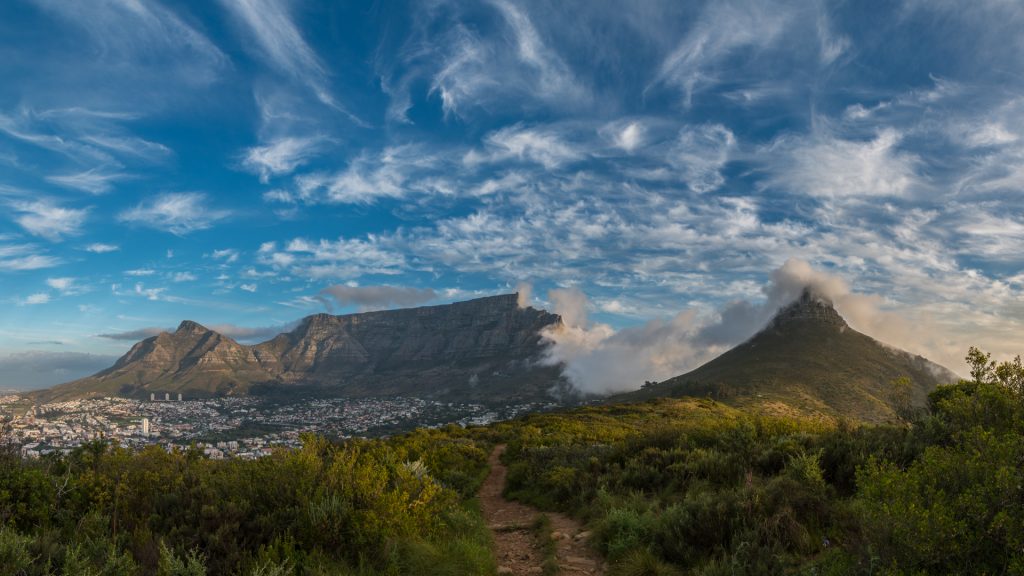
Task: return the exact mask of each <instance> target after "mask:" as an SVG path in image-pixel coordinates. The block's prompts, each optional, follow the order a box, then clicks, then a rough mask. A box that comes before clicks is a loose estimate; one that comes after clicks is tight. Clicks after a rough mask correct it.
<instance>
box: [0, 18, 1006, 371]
mask: <svg viewBox="0 0 1024 576" xmlns="http://www.w3.org/2000/svg"><path fill="white" fill-rule="evenodd" d="M1022 29H1024V5H1022V4H1020V3H1019V2H1014V1H1006V0H979V1H978V2H972V3H969V4H967V3H962V2H955V1H952V0H948V1H946V0H928V1H924V0H906V1H902V2H900V1H891V2H868V3H864V2H826V1H824V0H822V1H810V0H808V1H791V2H771V1H750V0H734V1H720V2H709V3H706V4H704V3H700V2H674V1H666V2H659V1H656V0H646V1H643V2H634V3H623V2H600V1H587V2H558V3H550V2H507V1H504V0H495V1H481V2H475V1H474V2H449V1H443V0H430V1H426V2H415V3H410V4H403V3H401V2H381V3H370V2H365V3H358V2H312V1H305V2H303V1H294V2H287V1H270V0H221V1H217V2H212V1H211V2H174V3H171V2H158V1H152V0H150V1H144V0H105V1H101V0H96V1H87V2H65V1H62V0H34V1H20V0H14V1H11V2H3V3H2V4H0V78H2V82H0V206H2V210H0V310H2V312H0V387H8V386H15V387H24V386H39V385H43V384H52V383H55V382H58V381H61V380H66V379H69V378H71V377H74V376H79V375H82V374H85V373H88V372H90V371H93V370H95V369H99V368H101V367H103V366H105V365H106V364H108V363H109V361H110V359H111V358H112V357H115V356H117V355H119V354H121V353H123V352H124V351H125V350H127V348H128V347H129V346H130V344H131V343H132V342H133V341H134V340H135V339H138V338H140V337H143V336H145V335H147V334H152V333H153V331H154V330H158V329H164V328H172V327H174V326H176V325H177V323H178V322H179V321H180V320H182V319H184V318H189V319H194V320H197V321H199V322H202V323H204V324H206V325H209V326H218V327H219V328H221V329H222V330H223V331H224V332H225V333H227V334H230V335H233V336H236V337H238V338H239V339H241V340H242V341H257V340H260V339H263V338H265V337H268V336H269V335H271V334H273V333H275V332H276V331H278V330H280V329H282V327H287V326H288V325H289V324H290V323H292V322H294V321H295V320H297V319H298V318H301V317H302V316H305V315H308V314H311V313H314V312H320V311H324V310H327V309H329V310H331V311H334V312H336V313H340V312H350V311H356V310H360V309H368V308H380V307H396V306H407V305H419V304H428V303H442V302H449V301H453V300H460V299H465V298H470V297H475V296H478V295H487V294H494V293H499V292H507V291H510V290H513V289H515V287H516V286H517V285H519V284H520V283H529V284H530V285H532V286H533V298H534V300H533V303H534V305H537V306H554V305H555V304H556V302H555V301H556V300H558V298H555V297H553V296H550V295H549V294H555V295H557V294H558V293H550V292H549V291H550V290H553V289H573V290H578V291H579V292H580V293H581V294H585V295H586V301H585V303H584V304H583V307H584V308H585V309H586V310H587V311H588V312H589V319H588V320H581V327H582V328H583V329H585V330H593V329H594V328H595V327H599V328H601V330H604V331H605V332H603V333H602V334H604V336H601V338H607V337H610V336H608V335H609V334H612V333H614V332H616V331H620V330H623V329H626V330H627V333H628V330H641V329H644V328H645V327H651V326H654V325H662V324H665V323H667V324H665V325H675V324H674V323H675V322H677V321H678V319H679V318H680V314H683V313H685V314H688V315H689V316H687V318H691V320H689V321H688V322H690V323H691V324H688V326H689V327H688V328H687V330H688V331H686V334H675V335H674V336H672V337H673V338H675V340H676V341H677V343H678V342H683V341H685V342H686V343H687V344H688V345H691V344H693V342H692V338H691V337H692V335H693V334H695V333H696V332H695V331H699V330H698V328H699V327H700V326H704V325H710V324H715V323H720V322H722V318H723V314H724V313H725V312H726V311H727V310H735V309H736V308H735V305H736V303H737V302H742V303H746V304H748V305H750V306H755V307H756V306H763V305H764V304H765V303H766V302H769V301H771V300H772V297H771V287H772V286H773V284H772V282H773V278H774V276H772V275H773V271H775V272H776V273H778V272H779V271H780V270H784V269H785V263H786V262H787V261H790V262H791V264H792V262H794V261H791V260H790V259H798V262H800V263H806V264H807V266H808V267H809V268H808V269H809V270H811V271H813V273H814V274H818V275H821V276H822V277H823V278H828V279H835V280H838V281H841V282H844V283H845V285H846V286H847V288H846V290H847V291H848V292H850V293H851V294H856V295H861V296H863V297H864V298H866V299H868V300H870V302H871V303H872V306H873V308H872V310H873V314H875V313H877V314H875V315H874V316H870V317H869V316H864V319H862V320H861V323H860V325H858V324H857V323H856V322H855V323H854V325H855V327H858V328H859V329H863V330H865V331H867V332H868V333H873V335H876V336H877V337H879V338H882V339H885V340H886V341H890V342H892V343H894V344H897V345H901V346H905V347H908V348H910V349H913V350H914V351H918V352H921V353H926V354H928V355H929V356H930V357H934V358H936V359H938V360H940V361H944V362H946V363H950V364H951V363H953V362H956V358H959V357H962V354H963V351H964V350H965V348H966V346H967V345H970V344H978V345H982V346H985V347H987V348H989V349H992V350H995V351H996V352H997V353H999V354H1004V355H1005V354H1011V353H1018V352H1020V351H1021V349H1024V336H1022V334H1024V330H1022V329H1024V305H1022V300H1021V295H1022V288H1024V274H1022V270H1021V265H1022V263H1024V251H1022V249H1021V248H1022V246H1024V214H1022V209H1021V205H1022V202H1021V198H1022V191H1024V96H1022V94H1024V91H1022V89H1024V35H1022V34H1021V33H1020V30H1022ZM805 272H806V271H805ZM806 273H808V274H809V273H811V272H806ZM868 300H865V302H866V301H868ZM850 313H851V314H853V315H855V316H856V311H855V310H852V309H851V311H850ZM883 317H884V318H887V319H888V320H886V321H885V322H883V321H881V320H879V321H877V322H875V321H873V320H871V319H872V318H875V319H876V320H877V318H883ZM895 318H898V319H899V322H897V321H896V320H895ZM652 322H653V323H654V324H652ZM659 323H661V324H659ZM897 323H898V324H899V327H898V328H894V327H893V326H895V325H896V324H897ZM740 337H741V336H740V335H737V336H735V337H734V339H736V338H740ZM718 344H720V345H726V344H728V342H720V343H718ZM713 351H714V350H711V349H708V350H705V353H706V354H708V353H711V352H713ZM684 367H686V365H685V363H680V362H677V363H674V364H672V365H671V366H669V367H666V368H665V370H667V371H670V370H674V369H681V368H684ZM951 367H955V368H958V367H959V366H951Z"/></svg>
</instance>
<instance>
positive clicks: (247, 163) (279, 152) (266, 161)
mask: <svg viewBox="0 0 1024 576" xmlns="http://www.w3.org/2000/svg"><path fill="white" fill-rule="evenodd" d="M323 143H324V139H323V138H320V137H310V138H296V137H286V138H280V139H277V140H275V141H273V142H271V143H270V144H266V145H264V146H255V147H253V148H249V149H247V150H246V151H245V154H244V155H245V157H244V158H243V160H242V165H243V166H244V167H245V168H246V169H248V170H250V171H252V172H255V173H257V174H259V175H260V181H261V182H263V183H267V182H269V181H270V177H271V176H280V175H282V174H290V173H292V172H294V171H295V169H296V168H298V167H299V166H302V165H303V164H305V163H306V162H307V161H308V160H309V158H310V157H311V156H313V155H315V154H316V153H318V152H319V150H320V148H321V147H322V145H323Z"/></svg>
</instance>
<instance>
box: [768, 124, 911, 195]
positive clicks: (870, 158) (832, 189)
mask: <svg viewBox="0 0 1024 576" xmlns="http://www.w3.org/2000/svg"><path fill="white" fill-rule="evenodd" d="M901 138H902V134H901V133H900V132H899V131H898V130H895V129H892V128H888V129H884V130H881V131H880V132H878V133H877V134H876V135H875V136H874V138H872V139H869V140H849V139H844V138H842V137H839V136H836V135H834V134H831V133H829V132H828V131H827V130H822V131H820V132H819V133H818V134H816V135H814V136H811V137H808V138H802V137H784V138H782V139H779V140H776V141H775V142H774V143H773V144H772V145H771V146H770V147H769V148H767V149H765V150H763V151H762V157H763V158H765V159H766V160H767V166H766V169H767V170H768V171H769V173H770V174H769V177H768V178H767V180H766V182H767V183H769V184H770V185H771V186H774V187H776V188H778V189H780V190H782V191H784V192H791V193H798V194H805V195H808V196H813V197H818V198H823V199H837V198H844V197H854V198H865V197H886V196H890V197H901V196H907V195H909V194H911V193H912V192H913V191H914V190H915V188H916V187H920V186H923V182H922V179H921V178H920V177H919V176H918V174H917V167H918V164H919V162H920V160H919V158H918V157H917V156H915V155H914V154H912V153H910V152H905V151H902V150H900V148H899V144H900V140H901Z"/></svg>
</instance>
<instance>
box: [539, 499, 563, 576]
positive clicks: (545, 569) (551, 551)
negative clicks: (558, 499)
mask: <svg viewBox="0 0 1024 576" xmlns="http://www.w3.org/2000/svg"><path fill="white" fill-rule="evenodd" d="M533 534H534V536H536V538H537V544H538V545H539V546H540V551H541V554H543V555H544V561H543V563H542V564H541V570H542V572H541V574H542V576H557V575H558V574H559V573H560V572H561V567H559V565H558V542H556V541H555V538H554V535H553V534H552V528H551V518H549V517H548V515H547V514H540V515H539V516H537V519H536V520H535V521H534V523H533Z"/></svg>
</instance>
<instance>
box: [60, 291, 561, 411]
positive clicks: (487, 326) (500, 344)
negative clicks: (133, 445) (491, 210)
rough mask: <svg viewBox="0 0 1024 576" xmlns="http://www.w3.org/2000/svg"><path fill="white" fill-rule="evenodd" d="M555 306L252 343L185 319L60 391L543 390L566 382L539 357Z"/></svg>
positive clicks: (407, 317) (306, 323) (354, 325)
mask: <svg viewBox="0 0 1024 576" xmlns="http://www.w3.org/2000/svg"><path fill="white" fill-rule="evenodd" d="M559 322H561V319H560V318H559V317H558V316H557V315H555V314H550V313H548V312H545V311H543V310H536V309H534V308H520V307H519V306H518V297H517V295H516V294H507V295H502V296H493V297H488V298H480V299H477V300H470V301H467V302H458V303H454V304H447V305H442V306H427V307H422V308H412V309H403V310H387V311H380V312H366V313H360V314H349V315H344V316H334V315H330V314H315V315H312V316H309V317H307V318H305V319H304V320H303V321H302V322H301V323H300V324H299V326H298V327H297V328H295V329H294V330H292V331H291V332H287V333H284V334H279V335H278V336H276V337H275V338H273V339H272V340H270V341H267V342H264V343H262V344H257V345H255V346H245V345H242V344H239V343H237V342H235V341H234V340H232V339H230V338H228V337H226V336H223V335H221V334H218V333H216V332H214V331H211V330H208V329H206V328H204V327H203V326H201V325H199V324H197V323H195V322H191V321H185V322H182V323H181V325H180V326H179V327H178V329H177V330H176V331H175V332H174V333H166V332H165V333H162V334H159V335H158V336H154V337H152V338H148V339H146V340H143V341H142V342H139V343H138V344H136V345H135V346H133V347H132V349H131V350H130V351H129V352H128V353H127V354H125V355H124V356H123V357H122V358H121V359H119V360H118V361H117V363H116V364H115V365H114V366H113V367H111V368H109V369H107V370H105V371H103V372H100V373H99V374H96V375H95V376H92V377H89V378H85V379H83V380H79V381H76V382H72V383H69V384H66V385H63V386H61V387H57V388H55V389H53V392H54V393H55V394H56V395H57V396H59V397H81V396H95V395H103V394H122V395H130V396H146V395H148V394H149V393H150V392H183V393H186V394H190V395H193V396H195V395H203V396H206V395H222V394H241V393H247V392H250V391H252V390H253V389H258V390H260V391H262V392H269V393H274V392H281V391H287V390H294V389H295V387H296V386H302V385H309V386H315V387H317V388H318V389H319V390H320V391H326V392H329V393H336V394H339V395H353V396H355V395H377V394H415V395H422V396H434V397H448V398H457V399H460V400H466V399H474V400H493V401H506V400H508V399H510V398H516V397H524V398H525V397H529V398H537V399H540V398H543V397H546V396H549V395H550V394H549V392H550V391H551V389H552V387H556V388H557V387H558V386H559V385H560V384H561V385H563V386H562V387H563V388H564V379H562V376H561V373H560V369H559V368H558V367H552V366H543V365H541V364H540V363H539V360H540V358H541V356H542V354H543V351H544V347H545V343H544V341H543V340H542V337H541V335H540V332H541V330H543V329H544V328H545V327H548V326H551V325H553V324H557V323H559Z"/></svg>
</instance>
